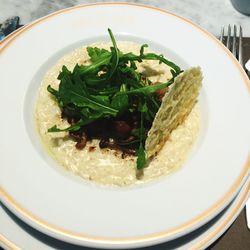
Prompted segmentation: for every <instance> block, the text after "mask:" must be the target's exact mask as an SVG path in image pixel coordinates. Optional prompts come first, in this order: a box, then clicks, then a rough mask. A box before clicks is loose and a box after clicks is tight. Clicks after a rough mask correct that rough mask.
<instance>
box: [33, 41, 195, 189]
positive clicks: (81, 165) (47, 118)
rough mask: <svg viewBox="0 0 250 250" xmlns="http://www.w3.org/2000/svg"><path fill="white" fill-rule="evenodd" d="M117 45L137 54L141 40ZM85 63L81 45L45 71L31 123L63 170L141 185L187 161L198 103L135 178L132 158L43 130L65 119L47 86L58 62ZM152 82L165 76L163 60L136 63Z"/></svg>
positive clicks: (94, 178)
mask: <svg viewBox="0 0 250 250" xmlns="http://www.w3.org/2000/svg"><path fill="white" fill-rule="evenodd" d="M117 44H118V47H119V49H120V50H121V51H123V52H133V53H136V54H138V53H139V51H140V45H137V44H135V43H132V42H118V43H117ZM91 46H92V47H95V46H96V47H99V48H106V49H108V48H109V47H110V46H111V43H96V44H92V45H91ZM76 63H78V64H83V65H88V64H90V60H89V57H88V53H87V51H86V47H83V48H79V49H76V50H74V51H73V52H72V53H69V54H67V55H65V56H64V57H63V58H62V59H60V60H59V61H58V63H57V64H56V65H55V66H53V67H52V68H51V69H50V70H49V71H48V72H47V74H46V75H45V77H44V79H43V81H42V84H41V87H40V90H39V96H38V100H37V107H36V122H37V129H38V132H39V134H40V136H41V139H42V141H43V143H44V145H45V147H46V149H47V150H48V151H49V153H50V154H51V156H52V157H53V158H54V159H55V160H56V161H57V162H58V163H59V164H60V165H62V166H63V167H64V168H65V169H67V170H68V171H71V172H73V173H75V174H77V175H79V176H81V177H83V178H84V179H85V180H91V181H94V182H96V183H98V184H102V185H115V186H129V185H133V184H140V183H144V182H147V181H150V180H153V179H155V178H158V177H160V176H164V175H167V174H169V173H171V172H173V171H175V170H176V169H178V168H179V167H180V166H181V165H182V164H183V163H184V161H185V160H186V158H187V155H188V153H189V152H190V150H191V148H192V145H193V144H194V142H195V140H196V137H197V134H198V131H199V124H200V115H199V110H198V107H197V105H196V106H195V107H194V108H193V110H192V112H191V113H190V114H189V116H188V117H187V119H186V120H185V121H184V122H183V123H182V124H181V125H179V126H178V127H177V129H175V130H174V131H173V132H172V133H171V136H170V138H169V139H168V141H167V142H166V143H165V145H164V147H163V148H162V150H161V151H160V152H159V154H158V155H157V156H155V157H154V159H153V160H152V161H151V162H150V164H149V165H148V166H147V167H146V168H145V169H144V175H143V178H141V179H138V178H136V164H135V162H136V159H135V157H134V156H127V157H125V158H124V159H123V158H122V154H121V153H119V152H117V151H114V150H112V149H100V148H99V146H98V143H99V141H98V140H92V141H90V142H87V145H86V147H85V148H84V149H83V150H77V149H76V148H75V141H73V140H72V138H70V137H69V136H68V133H66V132H59V133H48V132H47V131H48V129H49V128H50V127H52V126H53V125H54V124H57V125H58V126H59V127H67V126H68V122H67V121H66V120H64V119H62V118H61V110H60V108H59V107H58V104H57V102H56V101H55V100H54V98H53V96H52V95H51V94H50V93H49V92H48V91H47V86H48V85H51V86H52V87H53V88H55V89H57V88H58V85H59V81H58V80H57V76H58V74H59V72H60V70H61V68H62V66H63V65H66V66H67V67H68V69H69V70H72V69H73V68H74V66H75V64H76ZM138 70H139V71H140V72H143V74H145V75H146V76H148V77H149V79H150V80H151V81H152V82H157V81H162V82H163V81H167V80H168V79H170V78H171V73H170V71H169V69H168V68H167V67H166V65H163V64H159V62H158V61H145V62H143V63H141V64H140V65H139V66H138Z"/></svg>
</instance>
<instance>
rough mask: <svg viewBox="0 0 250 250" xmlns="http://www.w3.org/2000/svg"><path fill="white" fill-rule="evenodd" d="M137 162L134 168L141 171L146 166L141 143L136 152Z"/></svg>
mask: <svg viewBox="0 0 250 250" xmlns="http://www.w3.org/2000/svg"><path fill="white" fill-rule="evenodd" d="M136 156H137V160H136V167H137V169H138V170H139V169H143V168H144V167H145V165H146V154H145V150H144V148H143V146H142V143H140V146H139V149H138V150H137V152H136Z"/></svg>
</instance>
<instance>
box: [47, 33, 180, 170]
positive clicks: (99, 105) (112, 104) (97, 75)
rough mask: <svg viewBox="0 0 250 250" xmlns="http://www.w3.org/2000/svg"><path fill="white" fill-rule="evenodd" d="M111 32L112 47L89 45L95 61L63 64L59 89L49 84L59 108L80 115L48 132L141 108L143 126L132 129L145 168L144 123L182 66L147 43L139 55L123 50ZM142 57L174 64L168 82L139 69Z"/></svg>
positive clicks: (139, 165)
mask: <svg viewBox="0 0 250 250" xmlns="http://www.w3.org/2000/svg"><path fill="white" fill-rule="evenodd" d="M108 32H109V35H110V38H111V41H112V44H113V46H112V47H111V48H110V51H108V50H105V49H100V48H96V47H94V48H93V47H87V52H88V55H89V57H90V59H91V62H92V63H91V64H90V65H87V66H86V65H78V64H76V66H75V67H74V69H73V71H72V72H71V71H69V70H68V69H67V67H66V66H63V67H62V70H61V72H60V74H59V76H58V79H59V80H60V84H59V88H58V90H56V89H54V88H52V87H51V86H50V85H49V86H48V87H47V90H48V91H49V92H50V93H51V94H52V95H53V96H54V97H55V98H56V100H57V102H58V105H59V106H60V108H61V109H63V110H64V111H65V110H66V113H69V114H71V115H74V116H75V117H77V118H78V119H77V120H78V121H77V122H76V123H75V124H71V125H70V126H69V127H67V128H63V129H60V128H58V127H57V126H56V125H55V126H53V127H51V128H50V129H49V130H48V132H60V131H68V132H72V131H78V130H80V129H81V127H82V126H84V125H86V124H90V123H92V122H95V121H97V120H100V119H104V118H112V117H118V116H120V115H122V114H123V113H124V112H131V113H133V112H137V113H138V112H139V113H140V114H141V115H140V126H139V128H138V129H137V130H135V131H133V136H136V138H137V142H139V144H138V145H139V147H138V149H137V151H136V155H137V169H142V168H143V167H145V165H146V154H145V150H144V145H145V140H146V136H147V135H146V133H145V123H147V124H148V123H150V124H152V122H153V120H154V117H155V115H156V112H157V111H158V109H159V107H160V105H161V101H160V100H159V99H158V98H157V96H156V94H155V92H156V91H157V90H160V89H164V88H166V87H168V86H169V85H171V84H172V83H173V82H174V79H175V77H176V76H177V75H179V74H180V73H181V72H182V70H181V69H180V68H179V67H178V66H177V65H175V64H174V63H173V62H171V61H169V60H167V59H166V58H165V57H164V56H162V55H157V54H154V53H144V48H145V47H148V45H147V44H143V45H142V46H141V49H140V54H139V55H135V54H133V53H122V52H121V51H120V50H119V49H118V48H117V45H116V41H115V38H114V36H113V34H112V31H111V30H110V29H108ZM142 60H157V61H159V63H164V64H166V65H167V66H169V67H170V68H171V73H172V78H171V79H170V80H169V81H168V82H164V83H159V84H156V85H152V84H151V82H150V80H149V79H147V78H145V77H144V76H143V75H142V74H141V73H139V72H138V71H137V66H136V63H135V62H142Z"/></svg>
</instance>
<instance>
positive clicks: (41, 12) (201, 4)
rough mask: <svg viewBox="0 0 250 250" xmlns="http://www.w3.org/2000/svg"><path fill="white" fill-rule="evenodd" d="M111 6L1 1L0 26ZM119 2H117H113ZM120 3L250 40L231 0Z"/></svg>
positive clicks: (248, 23)
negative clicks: (237, 32)
mask: <svg viewBox="0 0 250 250" xmlns="http://www.w3.org/2000/svg"><path fill="white" fill-rule="evenodd" d="M94 2H111V0H103V1H100V0H99V1H91V0H60V1H55V0H22V1H20V0H0V10H1V11H0V22H2V21H4V20H5V19H6V18H8V17H10V16H14V15H17V16H20V19H21V21H20V22H21V23H22V24H26V23H28V22H31V21H33V20H35V19H37V18H39V17H42V16H45V15H47V14H49V13H51V12H54V11H57V10H59V9H63V8H67V7H70V6H73V5H77V4H83V3H94ZM113 2H119V1H113ZM123 2H129V3H139V4H147V5H152V6H156V7H159V8H162V9H166V10H169V11H171V12H173V13H176V14H178V15H181V16H183V17H186V18H188V19H190V20H192V21H194V22H195V23H197V24H199V25H200V26H201V27H203V28H205V29H207V30H208V31H209V32H211V33H212V34H214V35H216V36H218V35H219V34H220V30H221V27H222V26H227V25H228V24H236V25H241V26H242V27H243V31H244V36H249V37H250V16H245V15H243V14H241V13H239V12H237V11H236V10H235V9H234V8H233V6H232V4H231V2H230V0H205V1H199V0H123Z"/></svg>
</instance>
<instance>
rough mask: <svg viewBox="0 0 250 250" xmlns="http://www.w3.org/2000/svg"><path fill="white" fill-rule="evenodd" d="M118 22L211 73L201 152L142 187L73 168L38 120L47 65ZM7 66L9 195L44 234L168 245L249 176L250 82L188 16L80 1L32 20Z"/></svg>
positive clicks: (4, 108)
mask: <svg viewBox="0 0 250 250" xmlns="http://www.w3.org/2000/svg"><path fill="white" fill-rule="evenodd" d="M108 27H110V28H111V29H112V30H113V32H114V33H115V34H116V36H117V37H118V38H120V39H126V40H132V41H137V42H143V43H144V42H148V43H149V44H150V45H151V48H153V49H156V50H162V52H163V53H167V54H168V55H170V59H173V60H174V61H176V62H177V63H179V64H180V65H181V66H182V67H183V68H186V67H188V66H191V65H200V66H201V67H202V69H203V72H204V83H203V90H202V94H201V99H200V103H201V106H202V131H201V133H200V138H199V142H198V143H197V145H196V147H195V150H194V152H193V153H192V155H191V157H190V158H189V160H188V161H187V162H186V164H185V166H183V167H182V168H181V169H180V170H179V171H177V172H176V173H174V174H172V175H170V176H167V177H164V178H162V179H160V180H159V181H156V182H154V183H150V184H147V185H143V186H140V187H135V188H127V189H111V188H100V187H99V186H95V185H90V184H88V183H85V182H84V181H83V180H82V179H80V178H78V177H75V176H72V175H70V174H69V173H67V172H65V171H63V170H62V169H61V168H60V167H58V166H57V165H56V163H54V162H53V161H52V160H51V159H50V158H49V157H48V156H47V154H46V152H45V151H44V149H43V147H42V146H41V144H40V141H39V138H38V136H37V134H36V130H35V126H34V117H33V115H34V109H33V108H34V102H35V97H36V94H37V89H38V86H39V84H40V81H41V79H42V77H43V75H44V74H45V72H46V71H47V70H48V69H49V68H50V67H51V66H52V65H53V64H54V63H55V62H56V60H57V59H58V58H59V57H61V56H62V55H63V54H64V53H66V52H67V51H70V50H72V48H75V47H78V46H81V45H84V44H88V43H90V42H93V41H98V40H100V39H105V40H106V39H107V38H108V37H107V28H108ZM149 27H152V28H149ZM117 34H118V35H117ZM0 65H1V69H0V86H1V92H0V112H1V114H6V115H5V116H4V122H2V123H1V125H0V127H1V130H2V131H4V132H3V133H2V138H1V145H4V146H3V147H1V155H0V157H1V176H0V184H1V200H2V201H3V202H4V203H5V204H6V205H7V206H8V208H9V209H11V210H12V211H13V212H14V213H16V214H17V215H18V216H19V217H21V218H22V219H23V220H24V221H26V222H27V223H29V224H30V225H32V226H33V227H35V228H37V229H39V230H41V231H42V232H45V233H47V234H49V235H52V236H54V237H57V238H59V239H62V240H64V241H68V242H71V243H76V244H82V245H86V246H97V247H108V248H122V247H123V248H129V247H137V246H146V245H152V244H156V243H160V242H163V241H167V240H171V239H174V238H176V237H179V236H181V235H184V234H186V233H188V232H190V231H192V230H194V229H195V228H198V227H200V226H201V225H202V224H204V223H205V222H207V221H208V220H210V219H211V218H212V217H213V216H215V215H216V214H218V213H219V212H220V211H221V210H222V209H223V208H224V207H225V206H226V205H227V204H228V203H229V202H230V201H231V200H232V198H233V197H234V195H235V194H236V192H237V191H239V189H240V187H241V186H242V184H243V182H244V181H245V180H246V179H247V178H248V177H249V156H248V150H249V142H250V134H249V129H248V128H249V127H250V117H249V116H247V115H246V114H248V111H249V107H250V100H249V93H248V90H249V80H248V78H247V76H246V75H245V74H244V72H243V70H242V69H241V67H240V66H239V64H238V63H237V61H236V60H235V59H234V58H233V56H232V55H231V54H230V52H229V51H227V49H226V48H225V47H224V46H222V45H221V44H220V43H219V42H218V41H217V40H216V39H215V38H214V37H212V36H211V35H210V34H208V33H207V32H205V31H203V30H202V29H200V28H199V27H197V26H195V25H194V24H192V23H191V22H189V21H187V20H185V19H183V18H181V17H177V16H175V15H173V14H170V13H167V12H164V11H161V10H158V9H154V8H150V7H146V6H138V5H130V4H114V3H113V4H96V5H84V6H77V7H73V8H70V9H67V10H63V11H59V12H57V13H55V14H52V15H50V16H47V17H45V18H42V19H40V20H38V21H36V22H34V23H32V24H30V25H28V26H26V27H25V28H23V29H22V30H21V31H20V32H18V34H17V35H16V36H15V37H13V38H12V39H10V41H9V42H7V43H6V44H5V45H4V47H3V48H2V49H1V50H0Z"/></svg>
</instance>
